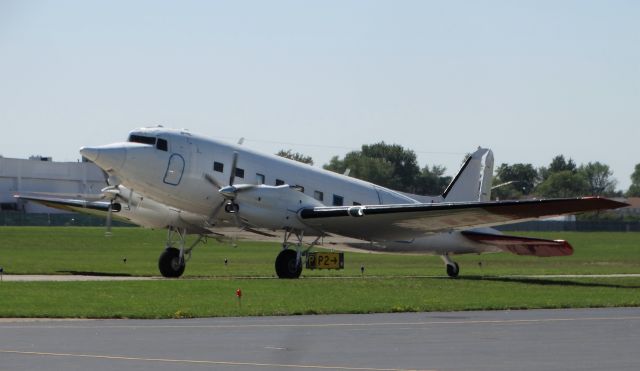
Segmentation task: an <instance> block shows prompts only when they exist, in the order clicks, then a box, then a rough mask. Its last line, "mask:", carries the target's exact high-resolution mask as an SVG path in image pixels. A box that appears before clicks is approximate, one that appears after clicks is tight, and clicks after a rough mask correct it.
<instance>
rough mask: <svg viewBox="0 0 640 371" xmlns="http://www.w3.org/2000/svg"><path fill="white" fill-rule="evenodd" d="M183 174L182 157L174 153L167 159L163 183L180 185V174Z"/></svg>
mask: <svg viewBox="0 0 640 371" xmlns="http://www.w3.org/2000/svg"><path fill="white" fill-rule="evenodd" d="M183 173H184V157H182V155H179V154H177V153H174V154H172V155H171V157H169V164H168V165H167V171H166V172H165V173H164V182H165V183H166V184H170V185H174V186H175V185H178V184H180V180H181V179H182V174H183Z"/></svg>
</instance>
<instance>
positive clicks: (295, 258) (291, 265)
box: [276, 230, 321, 279]
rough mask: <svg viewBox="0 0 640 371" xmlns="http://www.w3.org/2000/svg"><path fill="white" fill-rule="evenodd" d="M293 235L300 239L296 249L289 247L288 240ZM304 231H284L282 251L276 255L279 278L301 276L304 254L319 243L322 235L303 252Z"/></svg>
mask: <svg viewBox="0 0 640 371" xmlns="http://www.w3.org/2000/svg"><path fill="white" fill-rule="evenodd" d="M291 235H295V237H296V239H297V240H298V241H297V243H296V244H295V245H296V250H295V251H294V250H292V249H290V248H289V246H290V245H292V244H290V243H289V242H288V240H289V238H290V237H291ZM303 236H304V233H303V232H301V231H295V230H285V231H284V241H283V242H282V251H280V253H279V254H278V256H277V257H276V274H277V275H278V278H288V279H291V278H299V277H300V274H301V273H302V255H306V253H307V252H308V251H309V250H310V249H311V248H312V247H313V246H314V245H316V244H317V243H318V241H319V240H320V238H321V236H318V238H316V240H315V241H313V242H312V243H311V245H310V246H309V247H308V248H307V249H306V250H305V251H304V252H303V251H302V238H303Z"/></svg>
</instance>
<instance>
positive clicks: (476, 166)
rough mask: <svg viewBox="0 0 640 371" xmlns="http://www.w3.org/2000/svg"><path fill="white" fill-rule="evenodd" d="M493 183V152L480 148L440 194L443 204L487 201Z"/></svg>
mask: <svg viewBox="0 0 640 371" xmlns="http://www.w3.org/2000/svg"><path fill="white" fill-rule="evenodd" d="M492 181H493V152H491V150H490V149H488V148H480V147H478V149H477V150H476V151H475V152H474V153H472V154H471V156H469V158H467V161H465V163H464V165H462V168H460V171H459V172H458V174H457V175H456V176H455V178H453V180H452V181H451V183H449V186H448V187H447V189H446V190H445V191H444V193H443V194H442V198H443V199H444V201H445V202H461V201H488V200H489V199H490V197H491V183H492Z"/></svg>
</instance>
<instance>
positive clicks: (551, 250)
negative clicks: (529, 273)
mask: <svg viewBox="0 0 640 371" xmlns="http://www.w3.org/2000/svg"><path fill="white" fill-rule="evenodd" d="M461 233H462V235H463V236H465V237H466V238H468V239H470V240H472V241H475V242H479V243H484V244H487V245H492V246H496V247H498V248H500V249H502V250H504V251H507V252H510V253H512V254H516V255H531V256H539V257H550V256H568V255H572V254H573V247H572V246H571V245H570V244H569V243H568V242H567V241H564V240H546V239H541V238H531V237H520V236H507V235H501V234H491V233H482V232H475V231H462V232H461Z"/></svg>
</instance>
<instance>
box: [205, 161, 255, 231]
mask: <svg viewBox="0 0 640 371" xmlns="http://www.w3.org/2000/svg"><path fill="white" fill-rule="evenodd" d="M237 164H238V152H237V151H234V152H233V159H232V161H231V174H230V175H229V185H227V186H222V185H221V184H220V183H219V182H218V181H217V180H215V179H214V178H213V177H212V176H211V175H209V174H205V175H204V178H205V180H206V181H207V182H209V183H210V184H211V185H212V186H214V187H215V188H217V189H218V193H220V195H222V198H223V200H222V202H221V203H220V204H219V205H217V206H216V207H214V208H213V210H211V213H210V214H209V219H208V223H209V224H212V222H213V220H214V219H215V218H216V217H217V216H218V214H219V213H220V211H221V210H222V208H223V207H224V208H225V211H226V212H228V213H230V214H233V217H234V221H235V224H236V227H238V228H241V229H244V228H245V227H246V225H245V223H244V222H243V221H242V219H240V216H239V215H238V210H239V206H238V204H236V203H235V199H236V197H237V195H238V192H240V191H243V190H247V189H251V188H254V187H255V185H252V184H242V185H239V186H234V185H233V183H234V182H235V179H236V166H237Z"/></svg>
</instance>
